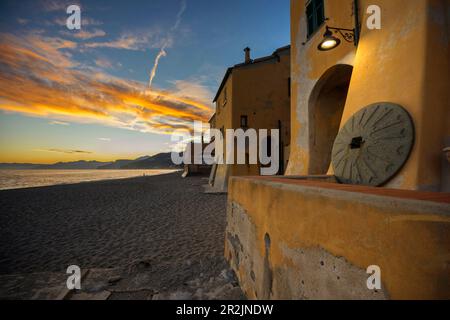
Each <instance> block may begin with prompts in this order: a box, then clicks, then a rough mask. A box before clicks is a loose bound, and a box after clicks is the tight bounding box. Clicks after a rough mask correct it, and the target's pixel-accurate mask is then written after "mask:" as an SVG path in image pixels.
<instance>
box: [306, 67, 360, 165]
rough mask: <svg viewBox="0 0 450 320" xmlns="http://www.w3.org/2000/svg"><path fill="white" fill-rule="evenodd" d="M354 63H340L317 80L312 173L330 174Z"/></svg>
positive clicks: (310, 108) (311, 111)
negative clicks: (332, 152) (335, 141)
mask: <svg viewBox="0 0 450 320" xmlns="http://www.w3.org/2000/svg"><path fill="white" fill-rule="evenodd" d="M352 71H353V66H351V65H347V64H338V65H335V66H333V67H331V68H330V69H328V70H327V71H326V72H325V73H324V74H323V75H322V77H320V79H319V80H318V81H317V83H316V84H315V86H314V88H313V90H312V91H311V95H310V97H309V101H308V114H309V119H308V121H309V150H310V161H309V168H308V172H309V174H326V173H327V172H328V169H329V167H330V163H331V151H332V149H333V143H334V140H335V139H336V136H337V134H338V132H339V127H340V124H341V119H342V114H343V112H344V107H345V101H346V99H347V93H348V88H349V86H350V79H351V76H352Z"/></svg>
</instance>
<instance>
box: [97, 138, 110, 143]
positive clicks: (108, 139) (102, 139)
mask: <svg viewBox="0 0 450 320" xmlns="http://www.w3.org/2000/svg"><path fill="white" fill-rule="evenodd" d="M98 140H100V141H104V142H111V139H110V138H98Z"/></svg>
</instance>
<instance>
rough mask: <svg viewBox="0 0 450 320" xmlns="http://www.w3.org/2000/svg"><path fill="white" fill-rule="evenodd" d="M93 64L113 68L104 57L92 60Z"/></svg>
mask: <svg viewBox="0 0 450 320" xmlns="http://www.w3.org/2000/svg"><path fill="white" fill-rule="evenodd" d="M94 62H95V65H96V66H97V67H100V68H105V69H111V68H113V63H112V62H111V61H110V60H108V59H106V58H98V59H95V60H94Z"/></svg>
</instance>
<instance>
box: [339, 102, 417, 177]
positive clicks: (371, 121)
mask: <svg viewBox="0 0 450 320" xmlns="http://www.w3.org/2000/svg"><path fill="white" fill-rule="evenodd" d="M413 144H414V124H413V121H412V119H411V117H410V115H409V113H408V112H407V111H406V110H405V109H404V108H403V107H401V106H399V105H397V104H393V103H386V102H383V103H375V104H372V105H369V106H367V107H365V108H364V109H362V110H360V111H359V112H357V113H356V114H355V115H353V117H351V118H350V119H349V120H348V121H347V123H346V124H345V125H344V127H343V128H342V129H341V130H340V132H339V134H338V136H337V137H336V140H335V142H334V146H333V151H332V159H331V161H332V165H333V168H334V173H335V175H336V178H337V179H338V181H339V182H341V183H345V184H356V185H367V186H381V185H383V184H384V183H386V182H387V181H388V180H390V179H391V178H393V177H394V176H395V175H396V174H397V172H398V171H399V170H400V169H401V168H402V166H403V165H404V164H405V162H406V160H407V159H408V157H409V154H410V153H411V149H412V147H413Z"/></svg>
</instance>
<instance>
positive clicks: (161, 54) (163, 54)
mask: <svg viewBox="0 0 450 320" xmlns="http://www.w3.org/2000/svg"><path fill="white" fill-rule="evenodd" d="M164 49H165V46H163V47H162V48H161V50H160V51H159V53H158V55H157V56H156V58H155V63H154V64H153V68H152V72H150V80H149V81H148V88H149V89H151V88H152V82H153V78H154V77H155V75H156V70H157V69H158V64H159V59H161V57H165V56H166V55H167V53H166V51H164Z"/></svg>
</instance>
